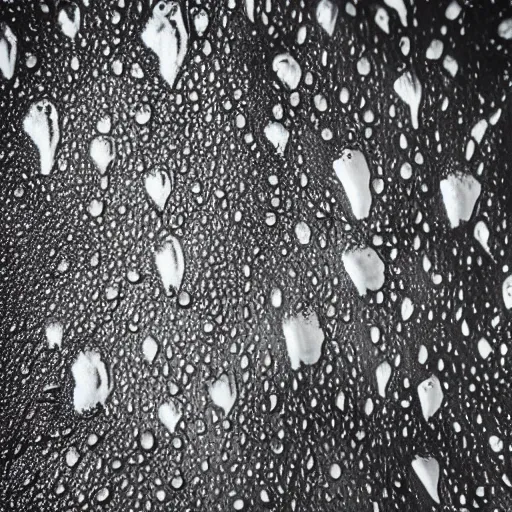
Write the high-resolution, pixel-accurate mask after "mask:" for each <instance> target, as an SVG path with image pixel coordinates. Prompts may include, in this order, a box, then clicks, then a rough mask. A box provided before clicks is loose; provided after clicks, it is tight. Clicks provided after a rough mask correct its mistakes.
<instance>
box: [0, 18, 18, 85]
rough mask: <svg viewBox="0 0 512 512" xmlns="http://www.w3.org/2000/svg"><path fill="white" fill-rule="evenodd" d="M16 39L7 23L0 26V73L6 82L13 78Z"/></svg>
mask: <svg viewBox="0 0 512 512" xmlns="http://www.w3.org/2000/svg"><path fill="white" fill-rule="evenodd" d="M17 52H18V38H17V37H16V36H15V35H14V32H13V31H12V30H11V27H9V25H7V23H3V24H2V25H1V26H0V71H1V72H2V74H3V75H4V77H5V78H6V79H7V80H10V79H11V78H12V77H13V76H14V68H15V67H16V56H17Z"/></svg>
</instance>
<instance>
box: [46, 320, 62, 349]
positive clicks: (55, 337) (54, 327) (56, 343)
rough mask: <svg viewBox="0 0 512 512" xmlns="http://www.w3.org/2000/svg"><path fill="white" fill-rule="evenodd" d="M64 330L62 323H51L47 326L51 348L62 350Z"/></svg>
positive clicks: (47, 337) (47, 335)
mask: <svg viewBox="0 0 512 512" xmlns="http://www.w3.org/2000/svg"><path fill="white" fill-rule="evenodd" d="M63 333H64V328H63V326H62V324H61V323H60V322H50V323H49V324H48V325H47V326H46V340H47V341H48V346H49V347H50V348H54V347H57V348H60V347H61V345H62V335H63Z"/></svg>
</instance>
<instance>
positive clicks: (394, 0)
mask: <svg viewBox="0 0 512 512" xmlns="http://www.w3.org/2000/svg"><path fill="white" fill-rule="evenodd" d="M384 3H385V4H386V5H388V6H389V7H391V8H392V9H395V11H396V12H397V13H398V17H399V18H400V22H401V23H402V25H403V26H404V27H407V7H406V6H405V3H404V0H384Z"/></svg>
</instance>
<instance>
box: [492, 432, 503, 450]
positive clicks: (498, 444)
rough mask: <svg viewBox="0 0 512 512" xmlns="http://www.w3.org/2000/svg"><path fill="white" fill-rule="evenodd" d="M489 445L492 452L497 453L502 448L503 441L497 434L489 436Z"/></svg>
mask: <svg viewBox="0 0 512 512" xmlns="http://www.w3.org/2000/svg"><path fill="white" fill-rule="evenodd" d="M489 445H490V447H491V449H492V451H493V452H496V453H499V452H501V451H502V450H503V441H502V440H501V439H500V438H499V437H498V436H490V437H489Z"/></svg>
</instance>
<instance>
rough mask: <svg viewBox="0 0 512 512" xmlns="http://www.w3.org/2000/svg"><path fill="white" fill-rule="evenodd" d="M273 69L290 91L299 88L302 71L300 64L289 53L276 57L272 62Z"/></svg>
mask: <svg viewBox="0 0 512 512" xmlns="http://www.w3.org/2000/svg"><path fill="white" fill-rule="evenodd" d="M272 69H273V71H274V72H275V73H276V75H277V77H278V78H279V80H281V82H282V84H283V85H285V86H286V87H287V88H288V89H290V90H292V91H293V90H294V89H296V88H297V87H298V85H299V82H300V79H301V76H302V70H301V68H300V65H299V63H298V62H297V61H296V60H295V59H294V58H293V57H292V56H291V55H290V54H289V53H280V54H279V55H276V56H275V57H274V60H273V61H272Z"/></svg>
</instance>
